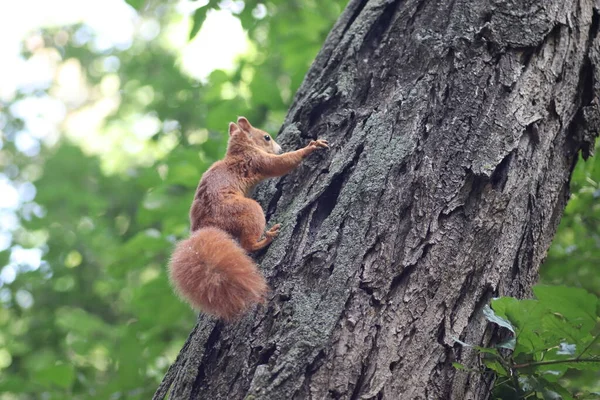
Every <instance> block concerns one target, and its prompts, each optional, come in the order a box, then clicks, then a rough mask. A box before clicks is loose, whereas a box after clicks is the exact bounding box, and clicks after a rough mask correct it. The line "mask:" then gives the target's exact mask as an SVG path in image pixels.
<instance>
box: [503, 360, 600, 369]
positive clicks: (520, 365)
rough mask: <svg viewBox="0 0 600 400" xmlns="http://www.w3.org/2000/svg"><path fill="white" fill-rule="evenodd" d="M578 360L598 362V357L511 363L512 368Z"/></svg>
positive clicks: (575, 361)
mask: <svg viewBox="0 0 600 400" xmlns="http://www.w3.org/2000/svg"><path fill="white" fill-rule="evenodd" d="M578 362H596V363H600V358H579V357H577V358H567V359H565V360H553V361H537V362H530V363H524V364H514V365H511V368H512V369H519V368H527V367H539V366H540V365H553V364H566V363H578Z"/></svg>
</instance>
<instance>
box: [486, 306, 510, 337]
mask: <svg viewBox="0 0 600 400" xmlns="http://www.w3.org/2000/svg"><path fill="white" fill-rule="evenodd" d="M483 315H485V317H486V318H487V320H488V321H490V322H493V323H495V324H497V325H500V326H502V327H504V328H506V329H508V330H509V331H511V332H512V333H515V330H514V328H513V326H512V325H511V324H510V322H508V321H507V320H506V319H504V318H502V317H499V316H497V315H496V314H495V313H494V310H492V309H491V307H490V306H489V305H487V304H486V305H485V306H484V307H483Z"/></svg>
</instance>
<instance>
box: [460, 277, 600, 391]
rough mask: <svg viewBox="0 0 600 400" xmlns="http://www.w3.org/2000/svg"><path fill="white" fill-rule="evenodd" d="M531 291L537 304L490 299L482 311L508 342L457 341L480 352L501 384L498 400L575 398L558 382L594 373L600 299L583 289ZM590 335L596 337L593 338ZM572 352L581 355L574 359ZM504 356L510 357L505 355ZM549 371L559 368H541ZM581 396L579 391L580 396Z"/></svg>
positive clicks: (599, 356)
mask: <svg viewBox="0 0 600 400" xmlns="http://www.w3.org/2000/svg"><path fill="white" fill-rule="evenodd" d="M533 291H534V293H535V295H536V297H537V298H536V299H526V300H518V299H514V298H510V297H502V298H498V299H494V300H493V301H492V304H491V307H490V306H485V307H484V309H483V315H484V316H485V318H486V319H487V320H488V321H489V322H490V323H493V324H495V325H498V326H499V327H501V329H504V330H505V332H507V333H508V334H509V338H508V340H505V341H503V342H501V343H498V344H497V345H495V346H494V347H481V346H475V345H470V344H467V343H464V342H462V341H460V340H459V339H455V340H456V342H457V343H459V344H461V345H463V346H468V347H472V348H474V349H475V350H476V351H478V352H479V353H480V355H481V357H482V360H483V364H484V365H485V367H486V368H487V369H488V370H489V371H492V372H493V373H495V374H496V376H497V377H498V378H503V379H497V383H496V385H495V386H494V393H495V396H496V397H497V398H519V399H520V398H527V397H530V396H536V397H537V396H538V395H541V396H543V397H544V398H553V399H554V398H563V399H570V398H573V394H572V393H570V392H569V390H568V389H567V388H566V387H563V386H562V383H561V382H562V381H561V380H560V379H559V378H561V377H562V376H563V375H564V374H565V373H566V372H567V370H569V369H571V368H574V369H577V370H591V371H595V370H597V369H598V364H600V352H599V350H600V349H599V348H600V346H594V345H595V344H597V343H598V341H599V339H600V332H597V329H598V328H599V326H598V322H599V321H600V316H598V315H597V310H598V309H600V308H599V307H598V305H599V299H598V298H597V297H596V296H595V295H593V294H591V293H588V292H586V291H585V290H583V289H579V288H569V287H564V286H541V285H540V286H535V287H534V289H533ZM592 331H596V332H594V335H593V336H592ZM501 349H505V350H504V352H500V351H499V350H501ZM576 349H582V350H581V351H579V352H578V355H577V356H575V354H576ZM506 350H508V351H510V352H511V354H510V355H507V354H506V353H505V352H506ZM584 355H585V357H584ZM565 356H568V358H564V357H565ZM569 356H570V357H569ZM454 365H455V367H456V368H457V369H459V370H462V371H466V372H478V371H475V370H473V369H470V368H467V367H465V366H463V365H462V364H459V363H454ZM553 365H555V366H557V368H556V370H552V371H549V370H548V369H547V368H544V367H547V366H553ZM479 373H481V372H480V371H479ZM580 392H581V391H580V390H578V394H580ZM507 393H508V394H507Z"/></svg>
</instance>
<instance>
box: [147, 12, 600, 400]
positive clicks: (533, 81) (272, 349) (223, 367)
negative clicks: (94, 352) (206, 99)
mask: <svg viewBox="0 0 600 400" xmlns="http://www.w3.org/2000/svg"><path fill="white" fill-rule="evenodd" d="M597 8H598V3H597V2H596V1H594V0H543V1H542V0H539V1H533V0H452V1H441V0H438V1H427V0H405V1H393V0H352V1H351V2H350V4H349V5H348V7H347V9H346V10H345V11H344V13H343V14H342V16H341V17H340V19H339V21H338V22H337V23H336V25H335V26H334V28H333V30H332V32H331V33H330V35H329V37H328V39H327V41H326V43H325V45H324V47H323V49H322V51H321V52H320V54H319V55H318V57H317V59H316V61H315V62H314V65H313V66H312V68H311V69H310V71H309V73H308V75H307V77H306V79H305V81H304V83H303V85H302V87H301V88H300V90H299V91H298V93H297V95H296V98H295V101H294V104H293V105H292V107H291V110H290V112H289V115H288V116H287V119H286V121H285V124H284V128H283V130H282V133H281V135H280V136H279V138H280V140H281V142H282V144H283V147H284V148H287V149H295V148H298V147H300V146H302V145H304V144H306V142H307V141H308V140H309V139H313V138H316V137H319V138H324V139H328V140H329V141H330V143H331V144H332V149H331V150H330V151H329V152H327V153H323V154H321V155H314V156H313V157H312V158H311V159H310V160H308V161H307V162H305V164H304V165H303V166H302V167H301V168H299V170H297V171H295V172H293V173H292V174H290V175H288V176H287V177H284V178H282V179H280V180H274V181H271V182H269V183H267V184H265V185H263V186H262V187H260V188H259V191H258V198H259V199H261V201H262V203H263V205H264V206H265V208H266V210H267V215H268V217H269V220H270V224H273V223H275V222H281V223H282V224H283V229H282V233H281V235H280V237H279V238H277V239H276V240H275V242H274V243H273V244H272V245H271V247H270V248H269V249H268V251H267V252H266V254H264V255H263V256H262V257H259V261H260V264H261V268H262V270H263V271H264V273H265V275H266V276H267V278H268V281H269V283H270V284H271V287H272V288H273V292H272V295H271V297H270V301H269V303H268V306H267V307H262V308H258V309H257V310H256V311H255V312H254V313H252V314H251V315H249V316H247V317H246V318H244V319H243V320H241V321H240V322H239V323H235V324H230V325H226V324H222V323H218V322H215V321H213V320H210V319H207V318H204V317H200V319H199V321H198V324H197V326H196V328H195V329H194V331H193V332H192V334H191V335H190V337H189V339H188V341H187V343H186V344H185V346H184V348H183V349H182V351H181V354H180V356H179V357H178V359H177V361H176V362H175V363H174V365H173V366H172V367H171V369H170V370H169V372H168V373H167V375H166V376H165V378H164V381H163V383H162V384H161V386H160V387H159V389H158V391H157V393H156V395H155V398H157V399H159V398H163V397H164V395H165V393H166V391H167V390H168V389H169V388H171V394H170V398H172V399H244V398H245V399H270V400H277V399H329V398H332V399H449V398H454V399H484V398H487V397H488V396H489V389H490V385H491V382H490V381H489V379H486V378H485V377H482V376H479V375H469V374H467V373H465V372H457V371H456V370H454V369H453V368H452V367H451V363H452V362H453V361H460V362H462V363H465V364H467V365H476V364H477V356H476V355H474V354H472V352H469V351H467V350H466V349H463V348H461V347H460V346H459V345H457V344H455V342H454V340H453V337H458V338H460V339H462V340H464V341H466V342H470V343H481V344H488V343H489V341H490V340H493V334H494V332H492V331H490V328H489V327H487V325H486V322H485V320H484V319H483V318H482V315H481V308H482V306H483V305H485V304H487V303H489V301H490V299H491V298H492V297H494V296H499V295H510V296H517V297H523V296H527V295H529V294H530V287H531V285H532V284H533V283H535V281H536V279H537V272H538V266H539V265H540V263H541V262H542V260H543V258H544V255H545V253H546V250H547V248H548V246H549V244H550V241H551V239H552V236H553V234H554V232H555V229H556V226H557V224H558V222H559V219H560V217H561V214H562V211H563V208H564V206H565V203H566V201H567V198H568V195H569V178H570V173H571V170H572V168H573V166H574V164H575V161H576V159H577V155H578V152H579V150H582V151H583V153H584V155H586V156H587V155H588V154H589V152H590V149H592V148H593V147H592V146H593V139H594V137H595V133H596V132H597V130H598V128H599V127H600V124H599V120H600V118H599V115H600V113H599V108H598V104H599V103H598V101H599V98H598V95H599V94H600V69H599V68H598V63H599V62H600V52H599V47H600V46H599V43H600V39H599V38H598V25H599V21H600V18H599V15H598V10H597ZM232 113H235V110H232Z"/></svg>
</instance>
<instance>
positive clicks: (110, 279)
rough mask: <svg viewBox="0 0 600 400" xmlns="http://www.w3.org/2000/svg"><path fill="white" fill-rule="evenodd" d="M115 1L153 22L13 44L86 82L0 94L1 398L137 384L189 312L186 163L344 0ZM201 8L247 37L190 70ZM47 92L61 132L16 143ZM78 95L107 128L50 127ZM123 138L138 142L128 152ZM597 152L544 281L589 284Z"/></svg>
mask: <svg viewBox="0 0 600 400" xmlns="http://www.w3.org/2000/svg"><path fill="white" fill-rule="evenodd" d="M127 3H128V4H130V5H131V6H132V7H134V8H135V9H136V10H137V13H138V17H139V19H140V25H143V24H144V23H146V22H148V23H155V24H157V25H158V31H157V33H156V35H155V36H152V35H150V36H148V35H141V34H136V35H135V36H134V40H133V42H132V43H131V44H130V45H128V46H115V47H110V48H98V46H95V45H94V34H95V33H94V31H93V30H92V29H91V28H90V27H89V26H86V25H74V26H65V27H61V28H53V29H45V30H42V31H39V32H32V35H33V36H35V37H41V42H42V45H41V47H40V46H38V47H35V46H34V47H31V46H29V47H27V46H25V47H24V51H23V57H24V58H25V59H30V58H33V57H35V56H36V55H37V54H39V53H40V52H44V51H46V52H50V51H51V52H52V55H53V57H57V58H58V59H59V64H60V65H63V66H71V67H73V66H76V67H77V68H79V69H80V70H81V71H82V74H83V75H82V77H81V81H82V82H83V85H84V86H85V87H86V95H85V96H83V97H82V98H80V97H77V96H74V97H73V96H71V97H69V96H66V99H65V96H64V95H61V93H62V92H61V90H63V89H64V88H62V87H61V85H60V84H58V83H57V82H51V83H50V84H49V85H48V86H47V87H44V88H42V89H39V88H38V89H36V90H29V89H27V88H25V89H23V90H21V91H19V92H18V93H17V94H16V96H15V98H14V99H12V100H11V101H10V102H4V103H3V102H0V181H2V180H4V181H8V182H9V183H10V185H12V187H14V188H15V190H17V191H18V192H19V194H20V196H21V200H20V204H19V206H18V208H17V209H15V210H1V209H0V270H1V273H0V304H1V306H0V399H3V400H4V399H6V400H8V399H38V398H43V399H65V398H72V399H108V398H111V399H147V398H150V397H151V395H152V393H153V391H154V389H155V388H156V386H157V384H158V382H159V381H160V379H161V378H162V376H163V375H164V373H165V371H166V369H167V367H168V365H169V364H170V362H172V361H173V359H174V358H175V356H176V354H177V353H178V351H179V349H180V348H181V346H182V344H183V342H184V341H185V338H186V337H187V334H188V333H189V331H190V330H191V328H192V326H193V324H194V322H195V316H194V314H193V312H192V311H191V310H190V309H189V308H188V307H187V306H186V305H184V304H183V303H181V302H180V301H179V300H178V299H177V298H176V297H175V296H174V295H173V293H172V291H171V289H170V287H169V283H168V280H167V278H166V273H165V264H166V260H167V259H168V257H169V253H170V249H171V247H172V245H173V243H174V242H175V241H176V240H177V239H178V238H180V237H183V236H185V235H186V234H187V230H188V220H187V213H188V209H189V206H190V202H191V199H192V196H193V192H194V189H195V187H196V185H197V182H198V179H199V177H200V176H201V174H202V172H203V171H204V170H205V169H206V168H207V167H208V166H209V165H210V164H211V163H212V162H213V161H215V160H217V159H219V158H221V156H222V154H223V152H224V150H225V145H226V135H225V130H226V127H227V123H228V122H229V121H230V120H232V119H234V118H235V117H236V116H238V115H245V116H247V117H248V118H249V119H250V120H251V121H252V122H253V124H255V125H258V126H261V127H262V128H264V129H266V130H269V131H271V132H273V133H274V131H276V130H277V129H278V127H279V125H280V124H281V122H282V120H283V118H284V115H285V112H286V110H287V107H288V106H289V104H290V102H291V100H292V96H293V94H294V92H295V91H296V89H297V88H298V86H299V85H300V83H301V81H302V79H303V77H304V74H305V73H306V71H307V69H308V67H309V66H310V64H311V62H312V60H313V59H314V56H315V55H316V53H317V51H318V50H319V48H320V46H321V45H322V43H323V40H324V39H325V36H326V35H327V33H328V32H329V30H330V28H331V26H332V24H333V22H334V21H335V19H336V18H337V16H338V15H339V13H340V12H341V10H342V9H343V7H344V5H345V3H346V1H345V0H332V1H328V2H318V1H316V0H303V1H296V0H291V1H290V0H268V1H264V2H259V1H255V0H247V1H245V2H242V1H226V0H223V1H214V0H208V1H205V2H203V3H202V2H200V1H198V2H197V3H198V7H197V8H196V10H195V11H194V12H193V13H192V14H191V15H190V16H187V15H182V14H180V13H179V12H178V11H177V10H178V9H177V7H176V4H175V3H174V2H165V1H158V0H127ZM213 9H226V10H230V11H231V12H232V13H233V14H234V15H235V17H237V18H238V19H239V20H240V22H241V24H242V26H243V28H244V29H245V30H246V32H247V35H248V39H249V42H250V50H249V51H248V53H247V54H246V55H244V56H242V57H240V58H239V59H238V60H237V62H236V64H235V66H234V68H233V69H232V70H229V71H224V70H215V71H213V72H212V73H211V74H210V75H209V76H208V77H207V78H206V79H205V80H202V81H199V80H197V79H195V78H193V77H190V76H189V75H187V74H186V73H184V72H183V71H182V68H181V65H180V60H179V58H178V55H177V54H176V52H175V51H174V50H173V49H172V48H170V47H169V44H168V43H169V42H168V40H167V37H168V36H169V30H170V29H171V28H172V27H173V26H178V25H180V24H184V25H185V24H188V23H189V31H188V34H189V37H194V36H195V35H197V34H198V32H200V31H201V28H202V23H203V22H204V21H205V20H206V16H207V15H209V14H208V13H209V11H210V10H213ZM215 40H219V38H215ZM198 57H210V54H201V55H198ZM70 71H71V72H70V73H71V74H73V73H74V72H73V70H70ZM61 96H62V97H61ZM53 99H54V100H55V101H59V102H62V105H61V107H63V108H64V110H65V113H66V117H65V118H64V120H65V121H64V122H63V123H61V125H60V132H58V133H59V134H58V135H57V137H56V138H54V139H51V140H41V141H39V143H37V142H35V143H37V144H38V147H39V148H38V149H37V150H35V148H36V147H35V146H33V148H34V151H30V149H29V150H23V146H21V145H20V144H19V143H20V141H22V139H23V132H26V131H27V130H28V123H29V122H28V120H27V118H25V117H23V115H21V113H20V112H18V111H19V105H20V104H22V103H24V102H28V101H32V100H35V101H44V102H48V101H50V100H53ZM56 99H59V100H56ZM52 104H54V103H52ZM59 108H60V107H59ZM90 109H92V110H98V109H100V110H102V111H103V113H104V114H103V117H102V119H101V121H100V124H99V134H98V133H95V134H94V135H96V136H98V135H100V138H101V139H106V142H102V141H100V142H98V137H96V136H93V135H90V136H89V137H88V136H86V135H87V133H86V132H79V133H78V134H77V135H76V137H73V135H72V134H71V136H69V135H67V134H65V132H64V131H66V130H67V128H66V126H67V125H68V123H70V122H72V120H74V119H76V118H79V119H82V118H83V119H84V121H85V123H89V124H90V126H91V125H92V124H93V121H92V118H90V116H89V115H90V114H85V112H87V111H88V110H90ZM140 120H144V121H150V122H151V123H154V124H155V125H156V126H157V127H156V129H154V131H153V133H152V134H151V135H150V136H148V137H146V138H143V140H141V143H140V140H139V138H137V141H136V140H134V139H136V138H135V135H132V134H131V132H130V131H131V130H132V129H133V128H134V126H135V124H136V123H137V122H138V121H140ZM71 130H73V129H71ZM91 130H92V129H90V131H91ZM50 136H51V135H50ZM108 138H112V139H111V140H108ZM35 143H34V144H35ZM98 143H100V144H98ZM103 143H109V144H110V145H106V144H103ZM103 146H104V147H103ZM107 146H108V147H107ZM132 146H133V147H135V146H141V147H142V150H141V151H140V152H138V153H136V155H135V156H131V155H130V154H129V153H128V152H127V151H125V150H126V149H127V148H129V147H132ZM599 160H600V159H591V160H589V161H587V162H586V163H579V164H578V165H577V168H576V170H575V172H574V175H573V179H574V180H573V193H574V195H573V199H572V201H571V202H570V203H569V205H568V207H567V211H566V212H565V217H564V218H563V221H562V222H561V226H560V229H559V233H558V234H557V239H556V241H555V243H554V245H553V247H552V249H551V250H550V252H549V257H548V262H547V263H546V265H545V266H544V268H543V269H542V279H543V280H544V282H548V283H565V284H568V285H571V286H576V287H583V288H585V289H586V290H587V291H589V292H591V293H595V294H597V295H598V294H600V282H599V279H600V278H599V276H598V272H597V268H598V260H599V257H598V252H599V249H600V239H599V231H598V229H599V228H598V227H599V226H600V225H599V224H598V222H599V221H598V220H599V216H600V215H599V213H600V211H599V208H598V204H597V202H596V201H595V200H596V198H597V197H598V195H599V192H598V189H599V187H598V182H600V166H599V165H600V164H599ZM0 183H1V182H0ZM7 234H8V236H7ZM2 235H4V236H2ZM2 237H4V238H6V237H8V238H9V242H8V243H3V242H2V240H1V239H2ZM24 252H25V253H27V252H30V253H27V254H33V255H35V254H38V253H39V254H41V256H42V257H41V260H42V261H41V263H37V264H36V263H35V262H33V265H32V263H30V262H25V261H23V257H17V256H16V255H17V254H18V253H21V254H22V253H24ZM36 252H37V253H36ZM26 258H27V257H25V259H26ZM34 258H35V257H34ZM588 372H589V371H588ZM596 376H597V374H596ZM571 377H572V379H573V381H572V382H574V384H578V383H577V382H578V381H577V379H590V378H589V375H585V374H584V375H577V374H572V373H571V371H568V372H567V373H566V375H564V376H563V379H571Z"/></svg>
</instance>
